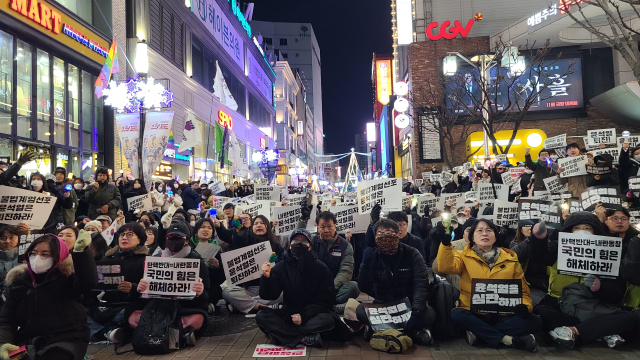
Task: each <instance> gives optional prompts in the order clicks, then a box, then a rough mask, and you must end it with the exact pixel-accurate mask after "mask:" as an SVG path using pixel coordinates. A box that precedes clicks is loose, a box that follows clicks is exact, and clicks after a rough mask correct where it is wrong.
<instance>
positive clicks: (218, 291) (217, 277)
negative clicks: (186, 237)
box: [190, 214, 251, 313]
mask: <svg viewBox="0 0 640 360" xmlns="http://www.w3.org/2000/svg"><path fill="white" fill-rule="evenodd" d="M241 218H242V219H243V221H246V222H247V223H248V224H251V215H249V214H242V216H241ZM214 229H215V226H214V224H213V220H211V219H210V218H205V219H200V220H198V222H196V224H195V226H194V228H193V232H194V234H195V236H193V237H192V238H191V242H190V245H191V246H192V247H193V248H194V249H196V248H197V247H198V244H200V243H204V244H211V246H218V247H219V246H220V245H219V244H218V241H217V240H216V239H215V235H214V234H215V230H214ZM220 250H221V249H220V248H219V249H218V252H217V253H216V254H215V256H212V257H211V258H210V259H209V260H208V261H206V262H207V266H208V268H209V280H210V282H211V286H210V289H209V308H208V311H209V313H213V312H214V311H215V305H216V304H217V303H218V301H220V299H222V288H221V287H220V285H221V284H222V283H223V282H224V281H225V280H226V277H225V275H224V269H223V267H222V266H221V264H222V259H221V257H220V254H221V251H220Z"/></svg>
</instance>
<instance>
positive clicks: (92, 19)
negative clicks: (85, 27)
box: [58, 0, 112, 34]
mask: <svg viewBox="0 0 640 360" xmlns="http://www.w3.org/2000/svg"><path fill="white" fill-rule="evenodd" d="M58 3H59V4H60V5H62V6H64V7H66V8H67V9H69V10H71V12H73V13H74V14H76V15H78V16H79V17H80V18H82V20H84V21H86V22H88V23H89V24H91V25H93V26H95V27H96V28H97V29H98V30H100V31H102V32H103V33H104V34H111V30H110V29H111V18H112V13H111V7H112V5H111V0H60V1H58ZM102 14H104V17H102ZM105 18H106V19H107V21H108V23H107V22H105Z"/></svg>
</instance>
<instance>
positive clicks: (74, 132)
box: [67, 65, 80, 147]
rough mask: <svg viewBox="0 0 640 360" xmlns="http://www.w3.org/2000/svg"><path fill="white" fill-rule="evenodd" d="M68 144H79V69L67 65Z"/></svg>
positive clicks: (76, 145) (74, 145)
mask: <svg viewBox="0 0 640 360" xmlns="http://www.w3.org/2000/svg"><path fill="white" fill-rule="evenodd" d="M68 82H69V84H68V86H69V91H68V92H67V98H68V99H69V146H73V147H79V146H80V70H79V69H78V68H77V67H75V66H73V65H69V76H68Z"/></svg>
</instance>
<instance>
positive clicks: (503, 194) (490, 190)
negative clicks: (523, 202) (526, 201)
mask: <svg viewBox="0 0 640 360" xmlns="http://www.w3.org/2000/svg"><path fill="white" fill-rule="evenodd" d="M494 188H495V193H494ZM477 191H478V194H477V196H478V202H480V203H481V204H486V203H492V202H494V201H495V200H504V201H508V200H509V186H507V185H504V184H491V183H480V184H478V190H477ZM496 195H497V197H496Z"/></svg>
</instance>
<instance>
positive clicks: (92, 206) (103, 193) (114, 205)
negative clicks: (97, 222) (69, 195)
mask: <svg viewBox="0 0 640 360" xmlns="http://www.w3.org/2000/svg"><path fill="white" fill-rule="evenodd" d="M97 177H98V176H97V175H96V178H97ZM84 196H85V199H86V200H87V202H88V203H89V211H88V216H89V217H90V218H92V219H95V218H96V217H98V215H109V217H110V218H111V220H115V219H116V217H118V208H119V206H120V204H122V197H121V196H120V190H118V187H117V186H115V185H113V184H109V183H108V182H107V181H105V182H104V183H103V184H100V187H99V188H98V190H96V188H95V186H93V185H91V186H89V188H88V189H87V190H86V191H85V194H84ZM104 205H109V211H108V212H107V213H106V214H98V212H97V211H96V209H97V208H100V207H102V206H104Z"/></svg>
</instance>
